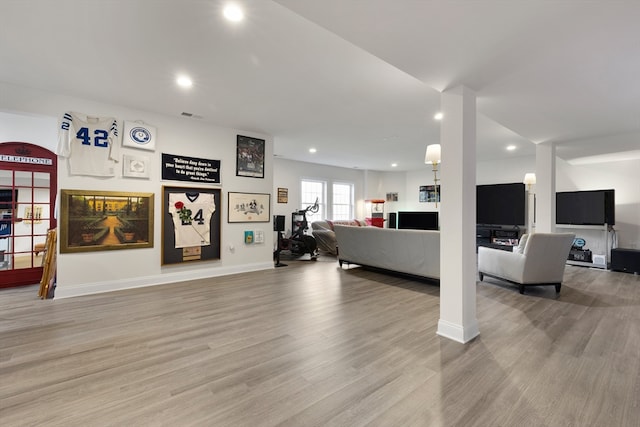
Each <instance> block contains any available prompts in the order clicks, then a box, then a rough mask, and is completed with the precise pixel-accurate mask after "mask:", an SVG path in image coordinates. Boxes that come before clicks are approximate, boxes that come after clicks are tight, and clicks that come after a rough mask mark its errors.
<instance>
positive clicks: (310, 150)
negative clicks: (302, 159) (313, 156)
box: [309, 148, 318, 153]
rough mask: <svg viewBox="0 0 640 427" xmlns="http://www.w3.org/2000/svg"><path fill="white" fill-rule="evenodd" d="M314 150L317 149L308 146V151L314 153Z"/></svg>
mask: <svg viewBox="0 0 640 427" xmlns="http://www.w3.org/2000/svg"><path fill="white" fill-rule="evenodd" d="M316 151H318V150H316V149H315V148H309V152H310V153H315V152H316Z"/></svg>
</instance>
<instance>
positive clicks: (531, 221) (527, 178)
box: [522, 172, 536, 234]
mask: <svg viewBox="0 0 640 427" xmlns="http://www.w3.org/2000/svg"><path fill="white" fill-rule="evenodd" d="M522 182H523V183H524V184H525V185H526V186H527V233H529V234H531V233H533V229H534V228H535V223H536V193H535V192H534V191H531V187H532V186H533V185H535V183H536V174H535V173H533V172H528V173H526V174H525V175H524V180H522Z"/></svg>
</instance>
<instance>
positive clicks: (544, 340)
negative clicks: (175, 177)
mask: <svg viewBox="0 0 640 427" xmlns="http://www.w3.org/2000/svg"><path fill="white" fill-rule="evenodd" d="M284 262H286V263H287V264H288V265H289V266H288V267H283V268H277V269H274V270H271V271H266V272H256V273H248V274H242V275H236V276H227V277H220V278H214V279H208V280H198V281H192V282H187V283H179V284H173V285H164V286H156V287H152V288H145V289H136V290H131V291H122V292H114V293H109V294H102V295H95V296H88V297H79V298H73V299H66V300H53V301H51V300H47V301H42V300H39V299H38V298H37V296H36V294H37V287H26V288H17V289H4V290H0V425H2V426H3V427H9V426H36V425H37V426H296V427H298V426H349V427H351V426H403V427H404V426H639V425H640V279H639V278H638V276H634V275H631V274H624V273H616V272H607V271H601V270H592V269H587V268H583V267H571V266H568V267H567V269H566V276H565V277H566V279H565V283H564V285H563V288H562V292H561V294H560V296H559V297H556V294H555V291H554V289H553V287H544V288H542V287H541V288H527V290H526V294H525V295H520V294H519V293H518V290H517V288H515V287H511V286H508V285H503V284H499V282H497V281H493V280H492V279H487V282H485V283H479V284H478V285H477V289H478V320H479V323H480V331H481V335H480V336H479V337H478V338H476V339H475V340H474V341H472V342H471V343H469V344H467V345H462V344H458V343H455V342H453V341H450V340H447V339H445V338H441V337H439V336H437V335H436V333H435V331H436V324H437V321H438V317H439V309H438V293H439V288H438V287H437V286H435V285H433V284H429V283H427V282H419V281H412V280H409V279H406V278H398V277H393V276H389V275H383V274H380V273H375V272H370V271H365V270H363V269H361V268H358V267H352V268H350V269H348V270H347V269H344V270H340V269H339V268H338V266H337V263H336V262H335V260H333V259H330V258H321V259H320V260H319V261H317V262H313V261H304V260H301V261H288V260H287V261H284Z"/></svg>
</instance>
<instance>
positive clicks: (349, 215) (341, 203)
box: [332, 183, 354, 219]
mask: <svg viewBox="0 0 640 427" xmlns="http://www.w3.org/2000/svg"><path fill="white" fill-rule="evenodd" d="M332 211H333V215H332V217H333V219H353V218H354V216H353V184H337V183H336V184H333V205H332Z"/></svg>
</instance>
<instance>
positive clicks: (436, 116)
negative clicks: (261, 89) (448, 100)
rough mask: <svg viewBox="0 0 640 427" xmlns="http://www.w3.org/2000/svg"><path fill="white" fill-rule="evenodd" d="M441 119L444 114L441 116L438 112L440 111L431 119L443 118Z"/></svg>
mask: <svg viewBox="0 0 640 427" xmlns="http://www.w3.org/2000/svg"><path fill="white" fill-rule="evenodd" d="M443 117H444V114H442V112H440V111H438V112H437V113H436V114H435V115H434V116H433V118H434V119H435V120H442V118H443Z"/></svg>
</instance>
